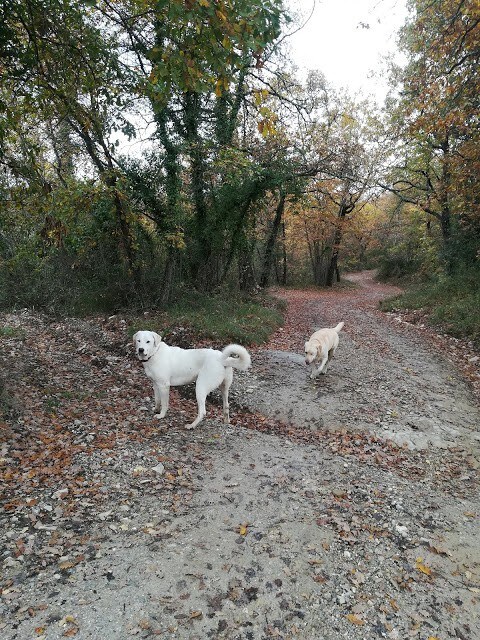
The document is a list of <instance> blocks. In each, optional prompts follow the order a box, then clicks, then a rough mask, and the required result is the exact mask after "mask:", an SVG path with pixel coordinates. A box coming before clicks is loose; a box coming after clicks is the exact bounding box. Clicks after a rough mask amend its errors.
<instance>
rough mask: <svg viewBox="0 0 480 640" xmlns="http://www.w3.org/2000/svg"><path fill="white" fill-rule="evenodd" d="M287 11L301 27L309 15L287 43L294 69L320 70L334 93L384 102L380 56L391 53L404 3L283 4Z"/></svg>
mask: <svg viewBox="0 0 480 640" xmlns="http://www.w3.org/2000/svg"><path fill="white" fill-rule="evenodd" d="M287 5H288V6H289V7H290V10H293V11H294V12H296V13H300V15H301V16H303V18H304V20H303V21H305V20H307V18H308V16H309V15H310V13H311V12H312V9H313V15H312V17H311V18H310V20H309V21H308V22H307V24H306V25H305V26H304V27H303V28H302V29H301V30H300V31H298V32H297V33H295V34H294V35H292V36H291V37H290V38H288V42H289V47H290V54H291V58H292V59H293V61H294V62H295V64H296V65H297V66H298V67H299V69H301V70H306V69H319V70H320V71H322V72H323V73H324V74H325V76H326V79H327V81H328V82H329V83H330V84H332V85H334V86H335V87H337V88H340V87H345V88H348V89H349V90H350V92H351V93H357V92H361V93H362V94H363V95H365V96H367V95H373V96H374V97H375V98H376V99H377V100H378V101H380V102H383V99H384V97H385V95H386V92H387V85H386V81H385V79H383V80H382V79H381V78H380V77H379V76H380V73H381V71H382V68H384V65H382V56H386V55H387V54H393V53H394V52H395V51H396V32H397V30H398V29H399V27H400V26H401V25H402V24H403V23H404V21H405V18H406V17H407V9H406V0H287ZM399 59H401V58H399Z"/></svg>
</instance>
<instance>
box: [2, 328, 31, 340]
mask: <svg viewBox="0 0 480 640" xmlns="http://www.w3.org/2000/svg"><path fill="white" fill-rule="evenodd" d="M0 338H13V339H15V340H25V338H26V334H25V329H21V328H19V327H0Z"/></svg>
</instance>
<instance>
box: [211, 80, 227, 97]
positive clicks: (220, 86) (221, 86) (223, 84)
mask: <svg viewBox="0 0 480 640" xmlns="http://www.w3.org/2000/svg"><path fill="white" fill-rule="evenodd" d="M229 87H230V81H229V80H228V78H218V80H217V82H216V83H215V95H216V96H217V98H220V97H221V96H222V95H223V92H224V91H228V88H229Z"/></svg>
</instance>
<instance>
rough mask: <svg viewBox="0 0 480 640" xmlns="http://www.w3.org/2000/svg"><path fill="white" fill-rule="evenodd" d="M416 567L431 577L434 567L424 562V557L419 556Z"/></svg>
mask: <svg viewBox="0 0 480 640" xmlns="http://www.w3.org/2000/svg"><path fill="white" fill-rule="evenodd" d="M416 569H417V570H418V571H420V572H421V573H424V574H425V575H426V576H428V577H430V576H431V575H432V573H433V571H432V569H431V568H430V567H428V566H427V565H426V564H423V558H417V563H416Z"/></svg>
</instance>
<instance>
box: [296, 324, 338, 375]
mask: <svg viewBox="0 0 480 640" xmlns="http://www.w3.org/2000/svg"><path fill="white" fill-rule="evenodd" d="M343 324H344V323H343V322H340V323H339V324H337V326H336V327H334V328H333V329H319V330H318V331H315V333H314V334H313V335H312V336H310V340H308V342H306V343H305V363H306V364H312V363H313V368H312V373H311V374H310V378H316V377H317V376H319V375H320V374H325V373H327V368H328V365H329V364H330V360H331V359H332V358H333V356H334V355H335V351H336V350H337V347H338V341H339V338H338V333H339V331H341V330H342V327H343Z"/></svg>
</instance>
